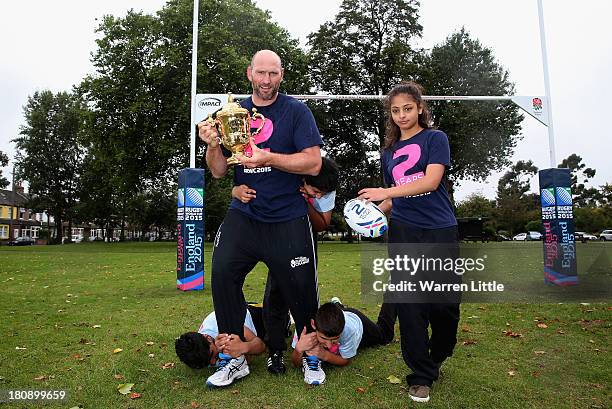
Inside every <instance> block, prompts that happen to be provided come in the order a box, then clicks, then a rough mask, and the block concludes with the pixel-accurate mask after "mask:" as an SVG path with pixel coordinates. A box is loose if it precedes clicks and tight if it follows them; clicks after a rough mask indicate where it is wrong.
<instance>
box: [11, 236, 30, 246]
mask: <svg viewBox="0 0 612 409" xmlns="http://www.w3.org/2000/svg"><path fill="white" fill-rule="evenodd" d="M35 242H36V241H35V240H34V239H31V238H29V237H25V236H24V237H17V238H16V239H15V240H13V241H9V243H8V245H9V246H31V245H33V244H34V243H35Z"/></svg>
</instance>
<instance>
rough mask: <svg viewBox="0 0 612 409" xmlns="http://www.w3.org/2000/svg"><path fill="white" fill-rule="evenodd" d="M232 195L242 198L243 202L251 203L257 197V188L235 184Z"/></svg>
mask: <svg viewBox="0 0 612 409" xmlns="http://www.w3.org/2000/svg"><path fill="white" fill-rule="evenodd" d="M232 196H233V197H235V198H236V199H238V200H240V201H241V202H242V203H249V202H250V201H251V200H253V199H255V198H256V197H257V192H255V189H251V188H250V187H248V186H247V185H240V186H234V187H233V188H232Z"/></svg>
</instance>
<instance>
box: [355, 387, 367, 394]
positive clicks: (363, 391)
mask: <svg viewBox="0 0 612 409" xmlns="http://www.w3.org/2000/svg"><path fill="white" fill-rule="evenodd" d="M365 391H366V388H362V387H359V388H357V389H355V392H357V393H365Z"/></svg>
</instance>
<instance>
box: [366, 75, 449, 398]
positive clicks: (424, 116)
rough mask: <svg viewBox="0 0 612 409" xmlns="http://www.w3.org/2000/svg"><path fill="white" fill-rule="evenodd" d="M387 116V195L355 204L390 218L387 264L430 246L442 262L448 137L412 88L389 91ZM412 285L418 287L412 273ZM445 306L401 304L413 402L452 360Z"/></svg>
mask: <svg viewBox="0 0 612 409" xmlns="http://www.w3.org/2000/svg"><path fill="white" fill-rule="evenodd" d="M385 110H386V112H387V116H388V118H387V119H388V120H387V129H386V137H385V145H384V147H383V151H382V154H381V162H382V167H383V175H384V181H385V185H386V186H387V187H385V188H382V187H381V188H366V189H362V190H361V191H360V192H359V195H360V198H361V199H365V200H368V201H375V202H379V201H382V202H381V203H380V204H379V207H380V208H381V209H382V210H383V211H384V212H385V213H388V212H389V211H391V218H390V223H389V234H388V242H389V253H390V255H389V257H390V258H392V256H394V255H396V254H397V252H398V251H399V252H400V253H401V252H403V254H408V255H409V254H410V253H411V251H418V252H419V254H420V250H414V249H415V248H419V246H418V245H414V244H409V245H405V243H424V244H426V245H428V246H431V244H430V243H435V246H434V247H436V249H434V251H433V255H434V256H436V255H438V254H437V253H436V251H438V250H439V253H440V255H442V254H445V252H448V249H449V248H456V246H457V245H456V243H457V220H456V219H455V215H454V212H453V206H452V204H451V202H450V199H449V197H448V192H447V191H446V186H445V183H444V175H445V172H446V170H447V168H448V167H449V166H450V147H449V143H448V137H447V136H446V134H445V133H444V132H442V131H439V130H436V129H433V128H432V126H431V115H430V113H429V110H428V108H427V104H426V102H425V101H424V100H423V97H422V88H421V86H420V85H418V84H416V83H413V82H408V83H401V84H399V85H397V86H396V87H395V88H393V89H392V90H391V91H390V92H389V94H388V95H387V98H386V100H385ZM410 249H412V250H410ZM403 254H402V255H403ZM453 254H455V253H454V250H453ZM414 256H418V255H417V254H416V253H415V254H414ZM415 277H417V279H418V273H417V276H415ZM421 277H423V276H422V275H421ZM417 284H418V283H417ZM387 295H388V294H387ZM423 300H425V301H423ZM451 300H452V302H448V300H447V299H431V297H430V298H426V299H421V300H420V301H419V302H418V303H415V302H410V300H409V299H401V302H399V303H398V304H397V305H398V308H397V311H398V316H399V321H400V332H401V342H402V354H403V357H404V360H405V362H406V364H407V365H408V366H409V367H410V369H412V372H413V373H412V374H410V375H408V376H407V377H406V380H407V382H408V385H409V386H410V388H409V396H410V398H411V399H412V400H415V401H418V402H427V401H429V391H430V388H431V386H432V383H433V382H434V381H435V380H436V379H438V375H439V368H440V365H441V364H442V362H443V361H444V360H445V359H446V358H447V357H449V356H451V355H452V352H453V348H454V346H455V343H456V342H457V338H456V334H457V325H458V323H459V303H458V298H457V297H455V298H451ZM430 324H431V329H432V335H431V338H430V337H429V335H428V326H429V325H430Z"/></svg>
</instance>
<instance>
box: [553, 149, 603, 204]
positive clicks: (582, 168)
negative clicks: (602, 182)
mask: <svg viewBox="0 0 612 409" xmlns="http://www.w3.org/2000/svg"><path fill="white" fill-rule="evenodd" d="M558 167H559V168H569V169H570V172H571V175H572V195H573V196H574V200H573V201H574V206H576V207H584V206H589V205H590V206H594V205H596V203H597V200H598V199H599V191H598V190H597V189H596V188H594V187H587V186H586V185H585V184H586V183H588V182H589V179H592V178H594V177H595V173H597V171H596V170H595V169H593V168H587V167H586V164H584V163H583V162H582V158H581V157H580V156H578V155H576V154H575V153H572V154H571V155H570V156H568V157H567V158H565V159H563V161H561V163H560V164H559V166H558Z"/></svg>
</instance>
